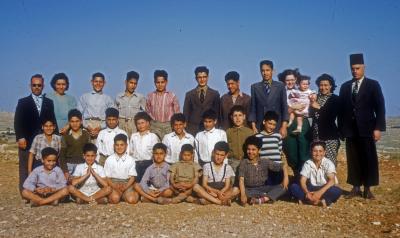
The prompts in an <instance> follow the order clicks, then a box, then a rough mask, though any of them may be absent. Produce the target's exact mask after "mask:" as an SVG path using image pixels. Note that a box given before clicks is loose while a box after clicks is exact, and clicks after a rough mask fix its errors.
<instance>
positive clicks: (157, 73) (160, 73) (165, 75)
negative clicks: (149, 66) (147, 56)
mask: <svg viewBox="0 0 400 238" xmlns="http://www.w3.org/2000/svg"><path fill="white" fill-rule="evenodd" d="M158 77H163V78H164V79H165V80H167V81H168V73H167V71H165V70H156V71H154V83H155V82H156V80H157V78H158Z"/></svg>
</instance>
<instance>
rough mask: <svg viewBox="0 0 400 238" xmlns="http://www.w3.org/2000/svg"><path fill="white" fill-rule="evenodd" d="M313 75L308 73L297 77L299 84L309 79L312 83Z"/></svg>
mask: <svg viewBox="0 0 400 238" xmlns="http://www.w3.org/2000/svg"><path fill="white" fill-rule="evenodd" d="M310 80H311V77H310V76H307V75H300V76H299V77H298V78H297V84H300V83H301V82H302V81H308V82H309V83H310Z"/></svg>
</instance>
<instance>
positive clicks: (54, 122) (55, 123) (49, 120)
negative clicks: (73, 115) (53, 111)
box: [42, 118, 57, 125]
mask: <svg viewBox="0 0 400 238" xmlns="http://www.w3.org/2000/svg"><path fill="white" fill-rule="evenodd" d="M46 122H51V123H52V124H53V125H57V122H56V121H55V120H54V119H50V118H44V119H43V120H42V125H44V124H46Z"/></svg>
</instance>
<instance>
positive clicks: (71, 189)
mask: <svg viewBox="0 0 400 238" xmlns="http://www.w3.org/2000/svg"><path fill="white" fill-rule="evenodd" d="M76 190H77V188H76V187H75V186H74V185H69V186H68V192H70V193H75V192H76Z"/></svg>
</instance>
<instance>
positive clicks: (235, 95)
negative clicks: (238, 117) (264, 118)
mask: <svg viewBox="0 0 400 238" xmlns="http://www.w3.org/2000/svg"><path fill="white" fill-rule="evenodd" d="M225 82H226V86H227V88H228V90H229V92H227V93H226V94H224V95H223V96H222V97H221V109H220V125H221V128H222V129H224V130H227V129H228V128H229V127H230V126H231V121H230V116H229V112H230V111H231V108H232V107H233V106H235V105H240V106H242V107H243V108H244V110H245V112H246V115H249V114H250V101H251V98H250V96H249V95H247V94H245V93H243V92H241V91H240V75H239V73H238V72H236V71H231V72H228V73H227V74H226V75H225ZM246 124H247V123H246Z"/></svg>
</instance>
